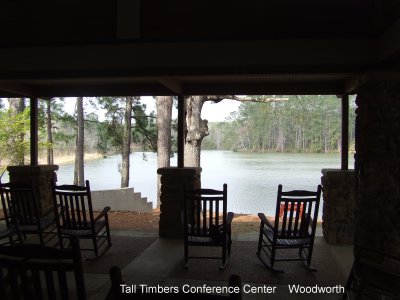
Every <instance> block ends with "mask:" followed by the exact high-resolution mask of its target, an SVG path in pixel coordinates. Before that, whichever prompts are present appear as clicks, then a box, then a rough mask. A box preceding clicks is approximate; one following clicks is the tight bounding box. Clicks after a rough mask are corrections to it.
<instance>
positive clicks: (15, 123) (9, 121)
mask: <svg viewBox="0 0 400 300" xmlns="http://www.w3.org/2000/svg"><path fill="white" fill-rule="evenodd" d="M29 111H30V110H29V108H27V109H25V110H24V112H23V113H21V114H14V113H12V111H11V110H10V109H9V110H7V111H0V166H1V169H0V175H2V174H3V172H4V171H5V169H6V166H5V165H3V164H8V165H18V164H20V161H19V159H20V157H24V155H26V154H27V153H28V151H29V142H28V140H27V137H26V133H27V132H28V131H29Z"/></svg>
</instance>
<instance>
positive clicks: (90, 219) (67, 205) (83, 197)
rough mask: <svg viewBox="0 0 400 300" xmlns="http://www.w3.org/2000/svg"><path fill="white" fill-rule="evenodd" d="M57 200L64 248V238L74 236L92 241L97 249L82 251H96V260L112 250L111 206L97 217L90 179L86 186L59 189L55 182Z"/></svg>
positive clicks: (55, 201)
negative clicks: (109, 218)
mask: <svg viewBox="0 0 400 300" xmlns="http://www.w3.org/2000/svg"><path fill="white" fill-rule="evenodd" d="M53 201H54V208H55V214H56V223H57V232H58V236H59V240H60V247H61V248H63V247H64V242H63V241H64V238H68V237H70V236H73V235H76V236H77V237H78V238H79V239H90V240H92V243H93V248H81V250H90V251H94V254H95V258H97V257H99V256H101V255H103V254H104V253H105V252H106V251H107V250H108V249H110V248H111V245H112V244H111V236H110V227H109V224H108V212H109V211H110V207H109V206H107V207H105V208H104V209H103V210H102V211H101V212H100V213H99V214H98V215H97V216H94V214H93V207H92V198H91V193H90V185H89V180H86V186H84V187H82V186H78V185H59V186H57V185H55V184H54V183H53Z"/></svg>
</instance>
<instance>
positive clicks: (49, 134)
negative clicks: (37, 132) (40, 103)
mask: <svg viewBox="0 0 400 300" xmlns="http://www.w3.org/2000/svg"><path fill="white" fill-rule="evenodd" d="M46 111H47V143H49V145H50V146H48V147H47V164H48V165H53V164H54V153H53V132H52V126H53V125H52V120H51V99H49V100H47V107H46Z"/></svg>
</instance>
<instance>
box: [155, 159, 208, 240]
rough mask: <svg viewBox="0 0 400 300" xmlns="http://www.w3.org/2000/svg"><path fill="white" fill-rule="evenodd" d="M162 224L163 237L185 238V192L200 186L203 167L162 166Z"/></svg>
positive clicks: (160, 227)
mask: <svg viewBox="0 0 400 300" xmlns="http://www.w3.org/2000/svg"><path fill="white" fill-rule="evenodd" d="M157 173H158V174H160V175H161V196H160V201H161V205H160V226H159V236H160V237H162V238H183V215H182V212H183V196H184V195H183V194H184V188H185V185H186V186H187V188H189V189H192V188H200V187H201V183H200V173H201V168H176V167H169V168H160V169H158V170H157Z"/></svg>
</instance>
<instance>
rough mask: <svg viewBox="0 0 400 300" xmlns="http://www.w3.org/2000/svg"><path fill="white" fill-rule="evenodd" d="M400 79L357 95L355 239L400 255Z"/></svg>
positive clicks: (365, 88)
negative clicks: (356, 208)
mask: <svg viewBox="0 0 400 300" xmlns="http://www.w3.org/2000/svg"><path fill="white" fill-rule="evenodd" d="M399 87H400V82H376V81H375V82H372V83H371V82H370V83H368V84H365V85H364V86H363V87H362V88H360V91H359V93H358V95H357V100H356V103H357V105H358V108H357V110H356V114H357V117H356V157H355V158H356V163H355V169H356V175H357V177H358V182H357V184H358V187H357V194H356V201H357V207H358V210H357V214H356V217H357V220H356V221H357V227H356V236H355V243H356V244H358V245H363V246H367V247H369V248H373V249H375V250H378V251H380V252H382V253H385V254H386V255H392V256H394V257H397V258H399V259H400V89H399Z"/></svg>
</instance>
